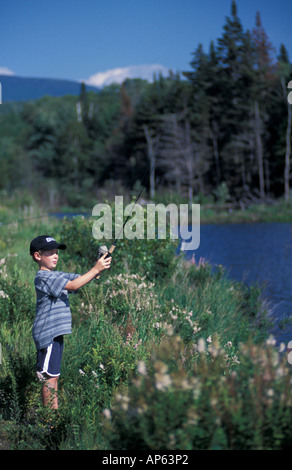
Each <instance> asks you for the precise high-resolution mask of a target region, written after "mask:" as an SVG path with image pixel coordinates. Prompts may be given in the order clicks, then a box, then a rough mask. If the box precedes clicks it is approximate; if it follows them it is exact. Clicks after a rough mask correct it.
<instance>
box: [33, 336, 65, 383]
mask: <svg viewBox="0 0 292 470" xmlns="http://www.w3.org/2000/svg"><path fill="white" fill-rule="evenodd" d="M63 348H64V343H63V335H61V336H57V337H56V338H54V340H53V342H52V343H51V344H50V345H49V346H48V347H47V348H43V349H39V350H38V351H37V376H38V377H39V379H41V380H42V379H46V378H48V377H58V376H59V375H60V372H61V361H62V355H63Z"/></svg>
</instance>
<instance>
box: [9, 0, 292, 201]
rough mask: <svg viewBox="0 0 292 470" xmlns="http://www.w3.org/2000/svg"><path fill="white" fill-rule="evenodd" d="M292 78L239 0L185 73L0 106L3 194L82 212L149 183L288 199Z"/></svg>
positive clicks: (189, 192)
mask: <svg viewBox="0 0 292 470" xmlns="http://www.w3.org/2000/svg"><path fill="white" fill-rule="evenodd" d="M291 79H292V65H291V62H290V61H289V57H288V54H287V51H286V48H285V46H284V45H281V47H280V50H279V51H276V50H275V49H274V47H273V45H272V44H271V43H270V41H269V38H268V35H267V34H266V32H265V29H264V26H263V25H262V21H261V17H260V13H259V12H257V13H256V15H255V25H254V27H253V28H252V29H251V30H248V31H244V29H243V26H242V24H241V21H240V18H239V16H238V12H237V6H236V2H235V1H232V4H231V12H230V16H228V17H226V19H225V24H224V25H223V30H222V35H221V37H220V38H218V39H217V40H216V42H215V41H211V43H210V47H209V51H205V50H204V49H203V47H202V45H201V44H199V45H197V47H196V49H195V50H194V52H193V53H191V52H190V68H189V70H186V71H181V73H178V72H177V73H174V72H172V71H170V72H169V76H168V77H162V76H156V77H154V81H153V82H152V83H149V82H147V81H144V80H141V79H134V80H126V81H125V82H124V83H123V84H121V85H110V86H107V87H105V88H103V89H102V90H101V91H100V92H99V93H94V92H86V87H85V85H84V84H82V85H81V89H80V95H79V97H74V96H64V97H62V98H53V97H49V96H46V97H44V98H42V99H39V100H36V101H29V102H14V103H10V104H8V103H7V104H3V105H1V106H0V136H1V140H0V162H1V163H0V164H1V173H0V191H1V194H2V196H4V195H10V194H12V193H15V192H17V191H18V192H22V193H27V194H31V195H33V196H34V197H37V198H38V200H39V201H40V202H41V203H47V204H49V205H50V207H54V206H57V205H60V204H63V205H64V204H68V205H70V206H73V207H77V206H80V205H87V206H89V204H91V203H92V201H95V203H96V201H97V200H98V199H101V198H104V197H105V195H106V196H107V197H108V195H109V194H112V195H113V194H125V193H129V194H130V193H131V191H133V190H134V191H137V188H138V187H139V185H141V184H143V186H145V187H146V188H147V191H148V195H149V197H150V198H152V199H153V198H158V197H165V196H166V195H168V196H169V194H171V195H172V197H173V198H174V197H178V196H179V197H181V198H185V199H186V200H189V201H190V202H191V201H194V202H201V203H202V202H203V201H205V202H206V201H212V202H213V201H216V200H218V198H219V199H220V198H222V197H223V199H224V200H225V201H230V202H234V203H236V204H248V202H250V201H254V200H258V201H262V200H267V199H275V198H283V197H285V199H286V200H288V199H289V192H290V188H289V179H290V180H291V169H290V160H291V155H290V145H291V126H292V124H291V121H292V118H291V104H289V103H288V101H287V96H288V90H287V85H288V82H289V81H290V80H291ZM149 168H152V169H153V171H151V172H149V173H148V175H147V179H144V178H143V176H144V175H145V172H146V171H147V169H149ZM290 183H291V181H290ZM222 195H223V196H222Z"/></svg>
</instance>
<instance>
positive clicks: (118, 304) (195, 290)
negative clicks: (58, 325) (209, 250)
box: [0, 218, 292, 450]
mask: <svg viewBox="0 0 292 470" xmlns="http://www.w3.org/2000/svg"><path fill="white" fill-rule="evenodd" d="M91 224H92V222H91V221H90V219H83V218H75V219H73V220H67V221H62V222H60V221H58V222H55V221H54V220H53V219H52V220H46V219H37V220H31V221H30V222H26V223H24V224H23V223H22V224H18V225H17V224H13V225H10V226H9V224H8V225H5V226H3V227H2V228H1V230H2V231H1V241H2V245H1V246H0V259H1V265H0V269H1V278H0V283H1V285H0V292H1V297H0V322H1V323H0V342H1V345H2V363H1V365H0V410H1V411H0V414H1V416H0V418H1V421H0V436H5V445H6V446H7V442H8V443H9V447H10V448H14V449H47V448H49V449H70V450H71V449H97V450H105V449H107V450H108V449H109V450H112V449H118V450H121V449H124V450H129V449H132V450H150V449H152V450H160V449H161V450H166V449H169V450H175V449H176V450H182V449H183V450H187V449H189V450H194V449H285V448H288V447H289V446H290V445H291V442H292V431H291V426H290V423H291V418H292V408H291V405H292V396H291V393H292V392H291V371H290V368H289V364H288V362H287V357H286V353H285V352H284V353H283V352H282V353H281V354H280V353H279V351H278V350H277V349H276V348H275V346H274V345H273V342H272V341H271V339H269V338H268V337H267V326H268V322H267V316H266V311H265V308H264V306H263V303H262V301H261V297H260V292H259V290H258V289H257V288H251V289H248V288H247V287H245V286H244V285H243V284H239V283H235V282H232V281H231V280H230V279H227V278H226V277H225V274H224V269H223V268H222V267H218V268H217V269H216V270H215V271H212V270H211V268H210V266H209V265H208V263H206V261H205V260H200V262H199V263H198V264H195V263H192V262H186V261H185V260H184V258H181V257H176V256H175V250H176V246H175V244H174V243H173V242H172V241H170V240H149V241H146V240H132V241H131V240H123V241H121V242H120V244H119V245H118V246H117V248H116V250H115V252H114V256H113V263H112V268H111V270H110V272H107V273H104V275H103V276H102V277H101V279H100V281H99V282H92V283H91V284H89V285H88V286H86V287H84V288H82V289H81V290H80V292H79V293H78V294H77V295H74V296H72V297H71V309H72V314H73V333H72V335H70V336H68V337H66V339H65V353H64V362H63V368H62V374H61V378H60V391H59V400H60V405H61V406H60V410H59V411H58V413H52V412H51V411H50V410H47V409H43V407H42V405H41V400H40V384H39V383H38V382H37V380H36V377H35V372H34V367H35V348H34V344H33V340H32V337H31V326H32V321H33V317H34V303H35V294H34V288H33V279H34V275H35V270H36V265H35V264H34V263H33V262H32V260H31V259H30V256H29V255H28V247H29V242H30V240H31V239H32V238H33V237H34V236H35V235H36V234H39V233H41V232H42V233H52V234H54V235H55V236H56V238H58V239H61V240H63V241H64V242H66V243H67V245H68V249H67V250H66V252H64V253H62V254H61V255H60V261H59V266H58V269H59V270H68V271H74V272H80V273H82V272H84V271H85V270H87V269H88V268H89V267H91V265H92V262H93V260H94V258H95V256H96V252H97V247H98V243H97V241H96V240H94V239H93V237H92V233H91ZM109 244H110V241H108V245H109Z"/></svg>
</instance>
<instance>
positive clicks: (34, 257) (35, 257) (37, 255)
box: [32, 251, 41, 261]
mask: <svg viewBox="0 0 292 470" xmlns="http://www.w3.org/2000/svg"><path fill="white" fill-rule="evenodd" d="M32 257H33V259H34V260H35V261H40V259H41V255H40V254H39V252H38V251H35V252H34V254H33V255H32Z"/></svg>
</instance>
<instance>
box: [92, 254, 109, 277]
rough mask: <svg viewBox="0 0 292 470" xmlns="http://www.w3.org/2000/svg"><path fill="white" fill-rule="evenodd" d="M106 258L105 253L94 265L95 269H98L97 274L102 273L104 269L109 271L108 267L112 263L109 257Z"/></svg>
mask: <svg viewBox="0 0 292 470" xmlns="http://www.w3.org/2000/svg"><path fill="white" fill-rule="evenodd" d="M106 256H107V253H105V254H104V255H102V256H101V257H100V258H99V259H98V261H97V262H96V263H95V267H96V268H97V269H98V271H99V272H102V271H103V270H104V269H109V268H110V265H111V262H112V257H111V256H108V257H107V258H106Z"/></svg>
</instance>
